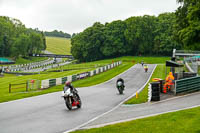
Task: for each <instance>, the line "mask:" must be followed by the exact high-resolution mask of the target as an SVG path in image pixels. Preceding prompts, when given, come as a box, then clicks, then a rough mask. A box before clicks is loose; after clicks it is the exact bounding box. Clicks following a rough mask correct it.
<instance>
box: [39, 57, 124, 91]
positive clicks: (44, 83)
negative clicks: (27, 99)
mask: <svg viewBox="0 0 200 133" xmlns="http://www.w3.org/2000/svg"><path fill="white" fill-rule="evenodd" d="M121 63H122V61H118V62H115V63H112V64H109V65H106V66H103V67H100V68H97V69H95V70H92V71H89V72H84V73H79V74H74V75H69V76H67V77H61V78H56V79H46V80H42V81H41V88H49V87H52V86H55V85H60V84H64V83H65V82H66V81H70V82H73V81H76V80H80V79H83V78H86V77H91V76H94V75H96V74H99V73H102V72H105V71H107V70H109V69H111V68H114V67H116V66H118V65H120V64H121Z"/></svg>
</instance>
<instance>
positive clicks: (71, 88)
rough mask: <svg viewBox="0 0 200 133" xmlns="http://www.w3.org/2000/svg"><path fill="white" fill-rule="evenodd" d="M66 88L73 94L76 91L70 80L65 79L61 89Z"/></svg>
mask: <svg viewBox="0 0 200 133" xmlns="http://www.w3.org/2000/svg"><path fill="white" fill-rule="evenodd" d="M68 88H70V91H71V92H72V93H73V94H74V93H76V90H75V88H74V87H73V85H72V84H71V82H69V81H66V82H65V86H64V88H63V90H67V89H68Z"/></svg>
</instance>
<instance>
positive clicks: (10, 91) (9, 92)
mask: <svg viewBox="0 0 200 133" xmlns="http://www.w3.org/2000/svg"><path fill="white" fill-rule="evenodd" d="M9 93H11V84H9Z"/></svg>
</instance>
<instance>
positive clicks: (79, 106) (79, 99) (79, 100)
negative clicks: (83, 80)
mask: <svg viewBox="0 0 200 133" xmlns="http://www.w3.org/2000/svg"><path fill="white" fill-rule="evenodd" d="M76 97H77V100H78V102H79V104H78V105H77V108H81V105H82V103H81V98H80V97H79V95H78V94H77V93H76Z"/></svg>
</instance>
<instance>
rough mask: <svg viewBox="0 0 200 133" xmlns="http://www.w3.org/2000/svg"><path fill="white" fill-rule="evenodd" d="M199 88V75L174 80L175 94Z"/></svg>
mask: <svg viewBox="0 0 200 133" xmlns="http://www.w3.org/2000/svg"><path fill="white" fill-rule="evenodd" d="M198 90H200V77H192V78H186V79H181V80H176V81H175V91H174V93H175V95H177V94H179V93H184V92H193V91H198Z"/></svg>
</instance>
